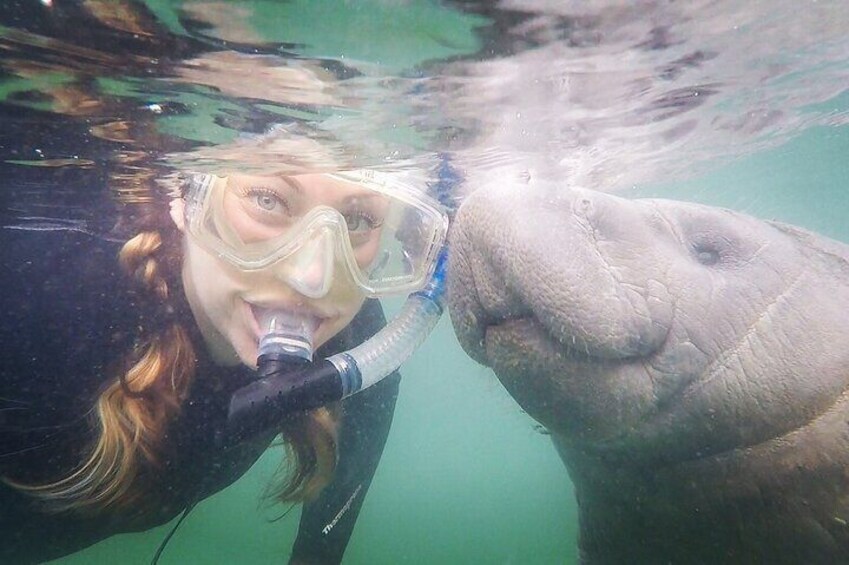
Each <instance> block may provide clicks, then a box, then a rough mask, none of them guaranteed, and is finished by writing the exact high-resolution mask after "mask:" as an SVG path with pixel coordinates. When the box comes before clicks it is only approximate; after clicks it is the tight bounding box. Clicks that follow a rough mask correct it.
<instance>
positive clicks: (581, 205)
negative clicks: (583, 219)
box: [572, 197, 593, 216]
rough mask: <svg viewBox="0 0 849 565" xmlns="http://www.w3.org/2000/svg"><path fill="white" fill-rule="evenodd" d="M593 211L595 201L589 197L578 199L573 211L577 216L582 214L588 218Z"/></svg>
mask: <svg viewBox="0 0 849 565" xmlns="http://www.w3.org/2000/svg"><path fill="white" fill-rule="evenodd" d="M592 209H593V201H592V200H590V199H589V198H587V197H581V198H578V199H577V200H576V201H575V204H574V205H573V206H572V210H573V211H574V212H575V213H576V214H580V215H581V216H586V215H587V214H589V213H590V212H592Z"/></svg>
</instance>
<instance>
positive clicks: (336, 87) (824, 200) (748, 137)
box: [0, 0, 849, 565]
mask: <svg viewBox="0 0 849 565" xmlns="http://www.w3.org/2000/svg"><path fill="white" fill-rule="evenodd" d="M663 4H664V3H654V2H646V3H643V6H642V8H641V9H630V8H628V7H627V6H629V5H630V3H616V2H589V3H577V2H566V1H563V2H524V3H520V2H512V3H511V2H501V3H495V2H474V1H467V2H463V1H458V2H435V1H434V2H431V1H419V2H416V1H402V0H385V1H379V0H373V1H369V2H345V1H340V0H337V1H331V0H320V1H308V0H298V1H291V2H279V1H275V0H254V1H250V2H221V1H219V2H209V1H185V2H175V1H166V0H147V1H146V2H131V1H129V0H126V1H99V2H98V1H78V2H62V0H52V1H49V0H41V1H35V0H31V1H30V0H28V1H9V2H4V6H3V7H2V8H0V18H2V19H0V47H2V51H0V64H2V70H3V74H2V75H1V76H0V97H2V114H0V119H2V120H3V128H2V129H3V132H2V133H0V143H2V146H0V160H2V165H0V169H2V170H3V171H4V173H5V175H6V179H7V181H6V183H4V184H6V185H7V186H5V187H4V190H3V202H4V208H5V209H6V210H5V212H4V213H6V214H13V215H17V216H18V217H19V218H20V217H36V215H37V217H38V218H40V219H39V221H48V220H49V221H54V222H58V221H79V220H83V219H85V206H86V202H87V201H88V199H90V198H93V197H94V194H100V192H99V189H98V190H95V189H92V188H91V187H92V186H104V182H105V181H104V179H103V177H102V175H101V174H100V173H99V170H100V169H101V168H102V167H106V166H110V167H113V168H114V167H117V166H123V165H125V164H126V163H127V162H130V163H132V159H130V158H131V157H132V158H136V159H147V158H157V159H165V160H166V161H170V162H171V163H172V164H174V166H175V167H177V166H186V167H194V168H203V167H204V166H214V165H212V164H210V163H212V162H213V161H214V159H215V157H216V154H215V153H214V152H212V153H204V154H201V156H200V157H197V153H192V151H191V149H193V148H195V147H197V146H198V145H200V146H205V145H207V144H208V145H216V144H221V145H225V144H228V143H234V142H235V143H238V140H239V139H240V138H241V137H240V136H251V135H256V136H261V135H262V134H263V133H264V132H266V131H268V129H269V128H272V127H276V126H277V125H278V124H280V123H284V124H286V126H285V127H289V128H292V129H294V130H297V131H299V132H304V135H311V136H315V138H316V139H320V140H323V141H326V142H327V143H328V144H330V145H331V146H332V145H333V143H335V142H338V151H339V153H340V155H342V156H343V157H344V158H346V159H347V160H348V161H349V162H350V163H351V164H352V165H355V166H373V167H382V168H387V169H391V170H395V169H398V168H401V169H404V168H407V169H411V170H413V169H416V168H417V167H427V166H430V165H431V164H432V163H433V157H434V155H435V154H437V153H451V154H452V155H454V156H455V157H454V158H455V161H456V163H457V166H458V168H459V169H460V170H461V171H462V172H463V173H464V175H465V176H466V177H467V181H468V182H467V185H465V186H464V188H463V189H462V190H463V191H468V190H472V189H480V190H485V189H486V184H487V183H488V182H493V181H494V179H497V178H498V177H499V176H501V175H513V174H516V175H522V174H534V175H539V176H543V177H549V178H553V179H560V180H562V181H563V182H565V183H572V184H578V185H580V186H585V187H589V188H595V189H599V190H609V191H615V192H618V193H621V194H623V195H626V196H634V197H639V196H659V197H664V198H675V199H681V200H689V201H697V202H703V203H707V204H712V205H718V206H724V207H728V208H733V209H735V210H740V211H743V212H746V213H748V214H752V215H755V216H758V217H761V218H765V219H777V220H780V221H784V222H788V223H793V224H796V225H799V226H802V227H805V228H808V229H811V230H814V231H817V232H820V233H823V234H825V235H827V236H830V237H833V238H836V239H840V240H842V241H849V227H847V221H846V219H847V218H849V194H848V193H849V127H847V125H846V124H847V123H849V122H848V121H847V118H849V90H847V85H849V81H847V78H849V40H847V39H846V38H845V37H844V35H845V30H846V29H849V9H847V8H845V7H843V5H842V4H843V3H841V2H839V1H835V2H820V3H819V4H818V7H817V8H816V9H814V8H813V7H811V8H810V10H807V11H805V13H803V14H799V13H798V11H797V10H796V9H795V8H794V5H795V3H792V2H770V3H767V2H761V3H759V2H750V3H734V2H692V3H690V5H689V6H688V7H676V8H672V7H669V6H665V5H663ZM811 6H813V4H812V5H811ZM676 10H680V11H676ZM817 10H820V11H819V12H818V11H817ZM94 20H96V21H97V22H99V24H98V25H97V26H94V27H86V26H85V24H86V22H91V21H94ZM110 30H111V31H110ZM151 30H153V31H151ZM741 30H742V31H741ZM735 42H736V43H735ZM221 53H229V54H234V56H235V58H234V59H232V60H229V59H222V58H210V54H221ZM204 57H207V62H203V61H204V59H203V58H204ZM245 57H247V58H251V61H253V62H256V61H257V60H258V59H256V58H257V57H262V58H263V59H261V60H262V64H261V65H259V66H258V67H257V71H256V72H248V73H246V74H244V75H242V74H240V72H239V70H238V69H239V68H240V67H241V64H242V61H243V60H242V59H241V58H245ZM210 59H211V60H213V61H214V62H215V65H217V66H215V65H212V64H211V63H209V62H208V61H209V60H210ZM271 59H277V61H276V62H274V63H270V62H269V61H270V60H271ZM198 61H201V62H198ZM284 63H285V64H284ZM280 66H283V67H285V68H286V69H293V70H295V71H299V72H306V74H307V75H309V80H304V79H303V74H297V73H296V74H295V75H285V76H277V75H276V74H275V69H278V68H279V67H280ZM316 70H318V71H321V72H325V73H326V74H328V75H330V77H331V79H328V82H330V83H332V86H330V87H328V86H326V85H322V84H319V85H316V84H315V82H314V81H312V79H313V78H314V77H315V76H317V75H320V74H321V72H317V71H316ZM260 71H262V72H260ZM266 71H267V72H266ZM292 77H295V78H294V79H292ZM290 79H291V80H290ZM293 80H294V81H295V84H294V86H293V84H292V81H293ZM301 80H303V82H298V81H301ZM324 96H327V98H326V99H325V98H322V97H324ZM92 101H96V102H97V103H95V102H92ZM116 124H123V126H125V129H121V128H120V127H118V125H116ZM119 131H125V132H126V131H128V132H130V133H128V134H126V137H122V135H123V134H119V133H118V132H119ZM133 144H135V145H133ZM352 145H355V146H356V147H357V148H358V152H357V153H356V154H351V152H350V147H351V146H352ZM334 147H335V146H334ZM116 154H117V155H120V156H121V157H120V159H116V158H115V157H114V155H116ZM338 156H339V155H337V157H338ZM275 165H276V166H279V163H278V164H275ZM245 166H246V167H252V168H262V166H263V163H262V162H253V161H251V162H249V163H245ZM527 171H532V173H527ZM127 190H132V186H130V187H129V188H127ZM48 197H49V198H48ZM460 197H462V194H459V195H458V198H460ZM45 201H49V202H50V205H49V206H45V205H44V202H45ZM34 210H36V211H37V214H36V213H35V212H33V211H34ZM399 305H400V299H399V300H397V301H389V302H388V304H387V306H388V310H389V312H390V314H391V312H392V311H393V310H394V309H397V308H398V306H399ZM401 372H402V375H403V380H402V384H401V395H400V398H399V400H398V405H397V408H396V412H395V419H394V424H393V428H392V432H391V434H390V437H389V441H388V443H387V446H386V449H385V451H384V454H383V458H382V461H381V463H380V467H379V468H378V471H377V474H376V476H375V479H374V482H373V483H372V486H371V488H370V490H369V493H368V496H367V497H366V500H365V503H364V506H363V509H362V511H361V513H360V517H359V519H358V522H357V526H356V528H355V530H354V534H353V536H352V538H351V542H350V544H349V546H348V550H347V552H346V556H345V563H349V564H366V563H368V564H374V563H470V562H474V563H493V564H511V563H517V564H518V563H522V564H535V563H539V564H548V563H552V564H554V563H557V564H561V563H562V564H569V563H576V562H577V546H576V538H577V531H578V524H577V505H576V502H575V500H574V495H573V491H572V487H571V484H570V482H569V479H568V476H567V474H566V471H565V468H564V466H563V464H562V462H561V461H560V460H559V458H558V456H557V454H556V452H555V450H554V449H553V447H552V445H551V442H550V439H549V436H548V435H547V433H546V430H544V429H543V428H542V427H541V426H540V425H539V424H537V423H536V422H535V421H534V420H532V419H531V418H530V417H529V416H527V415H526V414H525V413H523V412H522V410H521V409H520V408H519V407H518V405H517V404H516V403H515V402H514V401H513V400H512V399H511V398H510V397H509V396H508V395H507V393H506V392H505V391H504V390H503V389H502V387H501V385H500V384H499V383H498V381H497V380H496V378H495V376H494V375H493V374H492V372H491V371H489V370H488V369H486V368H484V367H481V366H479V365H477V364H476V363H475V362H473V361H471V360H470V359H469V358H468V357H467V356H466V355H465V354H464V353H463V352H462V350H461V349H460V347H459V345H458V343H457V341H456V339H455V338H454V336H453V332H452V329H451V325H450V320H448V317H447V316H446V317H444V319H443V320H442V321H441V322H440V324H439V326H438V327H437V330H436V331H435V333H434V334H433V335H432V336H431V338H430V339H429V340H428V341H427V342H426V344H425V345H424V346H423V347H422V348H421V349H420V350H419V351H418V352H417V353H416V354H415V355H414V357H413V358H412V359H411V360H410V361H409V362H407V363H406V364H405V365H404V366H403V367H402V369H401ZM280 457H281V453H280V450H272V451H269V452H268V453H267V454H266V455H265V456H264V457H263V459H261V460H260V461H259V462H258V463H257V464H256V465H255V466H254V467H253V468H252V469H251V471H250V472H249V473H248V474H247V475H245V476H244V477H243V478H242V479H241V480H240V481H239V482H237V483H236V484H234V485H233V486H232V487H230V488H228V489H227V490H225V491H223V492H221V493H219V494H217V495H216V496H214V497H212V498H210V499H208V500H206V501H204V502H202V503H201V504H199V505H198V506H197V508H195V509H194V510H193V511H192V513H191V514H190V515H189V517H188V518H187V519H186V520H185V522H184V523H183V524H182V525H181V526H180V528H179V530H178V531H177V533H176V535H175V536H174V538H173V539H172V540H171V541H170V543H169V545H168V547H167V549H166V550H165V553H164V554H163V556H162V558H161V560H160V563H162V564H169V563H222V564H223V563H242V564H245V565H248V564H263V563H279V562H281V561H283V560H284V559H285V558H287V557H288V554H289V551H290V548H291V544H292V542H293V540H294V538H295V533H296V530H297V525H298V509H297V508H296V509H295V510H294V511H292V512H291V513H290V514H289V515H287V516H286V517H284V518H282V519H280V520H278V521H274V519H275V518H277V517H279V516H280V515H281V514H282V513H283V511H285V508H283V507H280V506H274V507H269V506H267V505H266V504H264V503H263V501H262V500H261V495H262V492H263V489H264V488H265V486H266V485H267V484H268V482H269V481H270V480H271V477H272V476H273V474H274V473H275V471H276V470H277V467H278V465H279V462H280ZM172 526H173V524H169V525H166V526H163V527H160V528H158V529H155V530H151V531H148V532H144V533H140V534H129V535H121V536H116V537H114V538H111V539H108V540H105V541H103V542H101V543H99V544H97V545H95V546H93V547H91V548H89V549H87V550H85V551H83V552H81V553H78V554H76V555H72V556H68V557H65V558H62V559H59V560H57V561H55V562H54V563H61V564H83V563H85V564H91V563H128V564H134V563H148V562H149V561H150V559H151V558H152V556H153V554H154V553H155V551H156V548H157V546H158V545H159V544H160V542H161V541H162V539H163V538H164V537H165V536H166V535H167V533H168V531H170V529H171V528H172Z"/></svg>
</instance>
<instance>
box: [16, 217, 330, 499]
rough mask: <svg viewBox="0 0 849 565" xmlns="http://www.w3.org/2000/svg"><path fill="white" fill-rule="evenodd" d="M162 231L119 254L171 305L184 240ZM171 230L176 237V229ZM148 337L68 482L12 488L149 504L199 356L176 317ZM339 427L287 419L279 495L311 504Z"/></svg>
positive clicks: (103, 398)
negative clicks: (167, 237)
mask: <svg viewBox="0 0 849 565" xmlns="http://www.w3.org/2000/svg"><path fill="white" fill-rule="evenodd" d="M159 205H160V206H163V205H162V203H160V204H159ZM163 208H164V206H163ZM147 218H148V219H149V218H150V217H149V216H148V217H147ZM169 221H170V220H169ZM168 226H170V224H166V226H165V227H164V228H163V229H167V227H168ZM163 229H160V230H147V231H141V232H140V233H138V234H137V235H135V236H134V237H132V238H131V239H129V240H128V241H127V242H126V243H125V244H124V246H123V247H122V249H121V251H120V253H119V262H120V264H121V266H122V267H123V268H124V270H125V271H126V272H127V273H128V274H129V275H130V276H132V277H133V278H134V279H135V280H136V281H137V282H138V283H139V284H140V285H141V286H142V287H143V288H145V289H146V290H147V291H148V293H149V294H150V295H151V296H152V298H155V299H156V300H158V301H159V302H160V303H163V304H165V305H166V308H169V307H170V306H168V304H169V302H170V298H171V297H170V294H171V288H170V285H169V284H168V279H167V277H166V272H167V271H168V270H169V267H171V269H173V270H174V271H176V273H172V275H174V276H176V274H177V273H179V260H178V259H177V258H178V257H179V255H180V253H179V248H180V244H179V237H172V238H171V239H172V240H171V241H167V242H166V241H164V240H163V236H162V235H161V233H162V231H163ZM170 231H171V232H172V234H173V233H174V232H176V229H174V228H173V227H171V228H170ZM176 233H179V232H176ZM169 248H170V249H169ZM143 333H147V335H142V336H141V340H140V341H139V345H137V346H136V347H135V348H134V349H133V351H131V352H130V353H129V354H128V355H126V357H125V363H124V367H128V368H126V370H124V371H123V372H121V374H120V375H118V377H117V378H115V379H114V380H113V381H112V382H110V383H109V384H108V385H107V386H106V388H105V389H104V390H103V391H102V392H101V393H100V396H99V398H98V399H97V401H96V403H95V406H94V409H93V411H92V416H93V421H94V422H93V423H94V425H93V428H94V431H95V433H96V438H95V439H94V441H93V442H92V443H91V444H90V446H89V448H88V450H87V452H86V454H85V455H84V456H83V460H82V463H81V464H80V465H79V466H78V467H77V468H76V469H75V470H73V471H72V472H71V473H70V474H68V475H66V476H65V477H63V478H60V479H58V480H56V481H52V482H49V483H46V484H38V485H29V484H25V483H23V482H17V481H15V480H13V479H8V478H7V479H5V480H6V482H7V483H9V484H11V485H12V486H15V487H16V488H18V489H20V490H22V491H25V492H27V493H29V494H31V495H32V496H34V497H35V498H37V499H39V500H41V501H43V502H44V503H45V504H46V507H47V508H48V509H50V510H52V511H57V512H58V511H68V510H73V511H83V512H86V511H102V510H106V509H121V508H126V507H128V506H130V505H133V504H141V505H142V507H145V504H144V502H146V501H148V499H149V498H150V497H148V496H145V494H146V493H145V490H146V487H147V486H148V485H147V481H146V480H144V479H143V477H144V475H145V474H144V473H141V472H140V471H142V470H143V469H149V468H155V467H157V466H158V465H160V464H161V455H162V450H163V447H164V446H163V442H164V439H165V436H166V430H167V427H168V425H169V423H170V422H171V421H172V420H173V418H174V417H175V416H176V415H177V414H178V413H179V412H180V406H181V404H182V402H183V401H184V400H185V399H186V397H187V395H188V391H189V388H190V386H191V383H192V380H193V379H194V377H195V369H196V356H195V346H194V345H193V343H192V340H191V337H190V333H189V331H188V330H187V329H186V328H185V327H184V326H183V325H182V324H181V323H180V320H178V319H176V317H173V316H172V317H171V321H169V322H168V323H166V324H163V325H162V326H161V327H158V328H152V329H149V328H145V329H144V330H143ZM337 422H338V415H337V411H336V410H335V409H334V408H319V409H317V410H313V411H311V412H303V413H298V414H295V415H293V416H292V417H291V418H289V419H287V421H286V422H284V424H283V425H282V426H281V430H280V432H281V435H282V436H283V440H284V443H285V445H286V447H287V451H288V455H289V457H288V458H287V463H288V465H287V466H286V468H285V474H284V478H283V479H282V484H281V485H280V486H279V487H278V488H277V489H276V490H275V492H274V495H275V498H277V499H279V500H281V501H290V502H298V501H303V500H309V499H311V498H313V497H314V496H315V495H316V494H317V493H318V492H319V491H320V490H321V489H322V488H323V487H324V486H325V485H326V484H327V483H328V482H330V479H331V478H332V475H333V472H334V470H335V467H336V459H337V456H336V442H337Z"/></svg>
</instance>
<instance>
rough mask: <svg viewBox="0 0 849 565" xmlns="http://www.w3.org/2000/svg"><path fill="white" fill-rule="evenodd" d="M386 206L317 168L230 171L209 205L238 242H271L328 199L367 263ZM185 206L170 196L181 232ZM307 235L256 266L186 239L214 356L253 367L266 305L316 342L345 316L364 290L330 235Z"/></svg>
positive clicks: (186, 271) (191, 285) (190, 276)
mask: <svg viewBox="0 0 849 565" xmlns="http://www.w3.org/2000/svg"><path fill="white" fill-rule="evenodd" d="M384 204H385V203H384V202H382V201H381V199H380V198H379V197H378V198H377V199H375V197H374V193H371V192H369V191H367V190H364V189H362V188H359V187H357V186H356V185H354V184H351V183H346V182H343V181H340V180H338V179H334V178H331V177H327V176H325V175H320V174H314V175H299V176H297V177H278V176H254V175H238V174H232V175H229V176H228V177H227V183H226V190H225V191H224V193H223V195H222V196H221V198H220V200H219V202H218V203H217V206H218V210H220V213H219V215H218V221H219V222H221V223H224V224H226V227H224V228H222V229H221V231H222V232H223V233H226V234H227V237H230V238H233V239H235V240H237V241H239V242H241V243H243V244H246V245H251V244H255V243H257V242H264V241H274V240H275V239H276V238H278V237H279V236H280V235H281V234H282V233H284V232H285V230H287V229H288V228H290V227H291V226H292V224H294V223H295V222H297V220H298V218H300V217H302V216H304V215H305V214H306V213H307V212H309V211H310V210H312V209H313V208H315V207H316V206H319V205H325V206H330V207H332V208H334V209H336V210H338V211H339V212H340V213H341V214H342V216H343V217H344V218H345V221H346V223H347V226H348V237H349V238H350V241H351V246H352V249H353V251H354V258H355V260H356V262H357V263H358V264H359V265H360V266H365V265H368V264H369V263H370V262H371V261H372V260H373V259H374V258H375V256H376V254H377V249H378V243H379V239H380V224H381V222H382V219H381V218H382V216H381V214H383V213H385V205H384ZM183 206H184V201H183V200H182V199H179V200H175V201H174V202H173V203H172V218H173V219H174V222H175V223H176V224H177V227H178V228H179V229H180V230H181V231H182V232H183V233H184V234H186V230H185V224H184V218H183ZM311 235H312V237H310V238H309V239H308V240H307V241H306V243H305V244H304V245H302V246H301V247H299V248H298V250H297V251H295V252H294V254H292V255H290V256H288V257H286V258H284V259H282V260H281V261H279V262H277V263H275V264H272V265H271V266H269V267H267V268H264V269H261V270H256V271H243V270H242V269H240V268H238V267H236V266H235V265H233V264H232V263H230V262H229V261H227V260H225V259H223V258H221V257H219V256H218V255H217V254H216V253H213V252H210V251H208V250H207V249H206V248H205V247H203V246H201V245H199V244H198V243H197V241H195V240H194V238H193V237H191V236H190V235H186V236H185V245H184V250H185V254H184V259H183V285H184V287H185V290H186V296H187V299H188V301H189V304H190V306H191V309H192V312H193V314H194V316H195V319H196V320H197V322H198V325H199V327H200V330H201V332H202V334H203V336H204V338H205V340H206V342H207V346H208V347H209V350H210V352H211V353H212V355H213V358H214V359H215V360H216V362H218V363H220V364H225V365H233V364H237V363H239V362H241V363H244V364H245V365H248V366H250V367H253V366H255V365H256V358H257V344H258V341H259V338H260V337H261V332H262V330H261V329H260V325H259V320H260V319H261V316H262V313H263V312H265V311H267V310H272V309H273V310H286V311H289V312H295V313H297V314H299V315H302V316H304V317H307V318H310V319H311V320H312V321H313V323H314V324H315V326H316V330H315V332H314V336H313V339H314V342H313V343H314V347H316V348H318V347H319V346H321V345H322V344H324V343H325V342H326V341H328V340H329V339H330V338H332V337H333V336H334V335H336V334H337V333H338V332H339V331H340V330H342V329H343V328H344V327H345V326H347V325H348V324H349V323H350V322H351V320H352V319H353V317H354V315H355V314H356V313H357V312H358V311H359V309H360V307H361V306H362V303H363V301H364V299H365V295H364V294H363V292H362V291H361V290H360V288H359V287H358V286H357V285H356V284H355V282H354V279H353V277H352V276H351V274H350V270H349V269H348V267H347V265H346V264H345V262H344V259H343V258H342V257H337V256H336V255H337V254H336V253H335V252H334V250H336V249H337V245H336V242H334V241H330V240H331V239H334V238H335V237H337V235H336V234H335V232H333V231H332V230H327V231H321V230H318V231H317V232H316V233H315V234H311ZM328 253H330V254H331V255H332V257H329V256H327V255H328Z"/></svg>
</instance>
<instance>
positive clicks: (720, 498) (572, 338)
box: [449, 185, 849, 564]
mask: <svg viewBox="0 0 849 565" xmlns="http://www.w3.org/2000/svg"><path fill="white" fill-rule="evenodd" d="M451 249H452V256H451V263H450V275H449V281H450V284H449V306H450V311H451V318H452V321H453V323H454V327H455V330H456V333H457V335H458V338H459V339H460V342H461V344H462V345H463V347H464V349H465V350H466V351H467V352H468V353H469V354H470V355H471V356H472V357H473V358H474V359H475V360H477V361H478V362H480V363H483V364H485V365H487V366H490V367H492V368H493V369H494V371H495V373H496V375H497V376H498V378H499V380H500V381H501V382H502V384H503V385H504V386H505V388H506V389H507V390H508V392H510V394H511V395H512V396H513V397H514V398H515V399H516V401H517V402H518V403H519V404H520V405H521V406H522V408H524V409H525V410H526V411H527V412H528V413H529V414H530V415H531V416H533V417H534V418H535V419H536V420H538V421H539V422H540V423H542V424H543V425H544V426H546V427H547V428H548V430H550V432H551V434H552V437H553V439H554V443H555V445H556V447H557V449H558V451H559V453H560V455H561V457H562V459H563V461H564V462H565V464H566V467H567V470H568V472H569V476H570V477H571V479H572V482H573V483H574V485H575V493H576V497H577V502H578V505H579V517H580V536H579V540H578V544H579V550H580V555H581V559H582V562H583V563H593V564H594V563H615V564H621V563H674V564H679V563H849V465H847V463H849V449H847V448H849V401H848V400H847V394H846V390H847V384H849V262H847V260H849V247H847V246H844V245H843V244H841V243H838V242H835V241H832V240H828V239H826V238H823V237H820V236H817V235H815V234H812V233H809V232H806V231H804V230H801V229H798V228H794V227H791V226H786V225H780V224H775V223H769V222H764V221H761V220H757V219H755V218H752V217H749V216H746V215H743V214H739V213H735V212H732V211H730V210H724V209H718V208H712V207H708V206H702V205H696V204H688V203H683V202H675V201H669V200H649V199H643V200H629V199H624V198H620V197H616V196H613V195H610V194H604V193H597V192H593V191H588V190H582V189H571V188H562V187H544V186H529V185H523V186H504V187H499V188H493V189H491V190H490V189H485V190H479V191H477V192H475V193H474V194H472V195H471V196H470V197H469V198H468V199H467V200H466V202H465V203H464V205H463V206H462V208H461V210H460V212H459V213H458V216H457V220H456V222H455V225H454V228H453V233H452V247H451Z"/></svg>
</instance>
